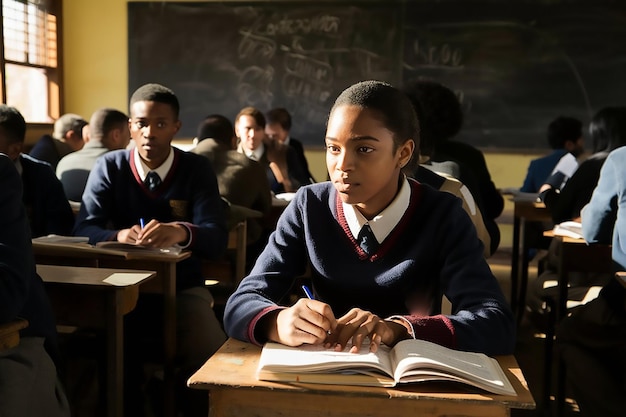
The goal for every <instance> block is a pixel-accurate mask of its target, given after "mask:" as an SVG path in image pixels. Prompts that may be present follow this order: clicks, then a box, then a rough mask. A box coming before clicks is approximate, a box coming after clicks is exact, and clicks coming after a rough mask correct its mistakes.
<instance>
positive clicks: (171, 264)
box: [33, 239, 191, 416]
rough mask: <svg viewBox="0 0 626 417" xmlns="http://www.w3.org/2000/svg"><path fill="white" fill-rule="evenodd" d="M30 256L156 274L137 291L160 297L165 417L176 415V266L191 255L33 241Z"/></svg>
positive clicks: (39, 260) (43, 261)
mask: <svg viewBox="0 0 626 417" xmlns="http://www.w3.org/2000/svg"><path fill="white" fill-rule="evenodd" d="M33 252H34V254H35V261H36V262H37V263H38V264H51V265H70V266H74V265H80V266H90V267H98V268H122V269H139V270H148V271H154V272H155V273H156V278H155V279H152V280H149V281H148V282H146V283H145V284H144V285H142V286H141V288H140V291H141V292H148V293H157V294H161V295H162V296H163V301H164V317H163V320H164V324H163V343H164V346H163V350H164V355H165V358H164V376H165V394H164V396H163V397H164V398H163V400H164V406H165V411H164V413H165V415H168V416H169V415H175V410H176V404H175V397H174V389H175V380H174V369H175V365H174V358H175V354H176V264H177V263H178V262H180V261H182V260H184V259H187V258H189V257H190V256H191V253H190V252H181V253H180V254H177V255H174V254H168V255H165V254H158V253H149V252H122V251H108V250H106V249H100V248H94V247H91V246H88V245H84V244H74V245H73V244H50V243H42V242H39V241H37V240H36V239H33Z"/></svg>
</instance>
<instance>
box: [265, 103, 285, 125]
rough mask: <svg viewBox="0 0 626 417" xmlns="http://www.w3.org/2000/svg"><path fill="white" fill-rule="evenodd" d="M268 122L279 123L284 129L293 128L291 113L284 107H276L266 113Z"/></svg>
mask: <svg viewBox="0 0 626 417" xmlns="http://www.w3.org/2000/svg"><path fill="white" fill-rule="evenodd" d="M265 118H266V119H267V124H272V123H278V124H279V125H280V126H281V127H282V128H283V129H285V130H290V129H291V115H290V114H289V112H288V111H287V109H285V108H284V107H276V108H274V109H272V110H270V111H268V112H267V113H266V114H265Z"/></svg>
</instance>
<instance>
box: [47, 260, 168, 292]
mask: <svg viewBox="0 0 626 417" xmlns="http://www.w3.org/2000/svg"><path fill="white" fill-rule="evenodd" d="M37 273H38V274H39V276H41V279H42V280H43V281H44V282H45V283H55V284H70V285H71V284H73V285H84V286H91V287H102V288H115V287H131V286H137V285H139V284H140V283H142V282H144V281H146V280H148V279H151V278H154V277H155V276H156V272H154V271H143V270H134V269H132V270H131V269H114V268H89V267H79V266H58V265H37ZM108 278H111V280H109V281H105V280H106V279H108ZM113 278H117V279H113Z"/></svg>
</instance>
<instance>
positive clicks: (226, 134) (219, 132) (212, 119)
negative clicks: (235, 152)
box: [196, 114, 235, 148]
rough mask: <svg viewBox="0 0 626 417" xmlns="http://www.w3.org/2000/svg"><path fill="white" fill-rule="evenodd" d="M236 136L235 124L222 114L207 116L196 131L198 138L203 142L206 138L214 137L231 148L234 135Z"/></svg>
mask: <svg viewBox="0 0 626 417" xmlns="http://www.w3.org/2000/svg"><path fill="white" fill-rule="evenodd" d="M234 136H235V129H234V127H233V124H232V123H231V122H230V120H228V118H226V117H225V116H222V115H221V114H212V115H210V116H207V117H206V118H205V119H204V120H203V121H202V122H200V125H199V126H198V131H197V132H196V138H197V139H198V141H200V142H202V140H204V139H208V138H211V139H214V140H215V141H216V142H217V143H219V144H220V145H226V146H228V147H229V148H230V147H231V143H232V140H233V137H234Z"/></svg>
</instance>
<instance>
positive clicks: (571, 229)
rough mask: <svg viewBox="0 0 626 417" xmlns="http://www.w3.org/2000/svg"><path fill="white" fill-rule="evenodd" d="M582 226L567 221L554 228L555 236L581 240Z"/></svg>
mask: <svg viewBox="0 0 626 417" xmlns="http://www.w3.org/2000/svg"><path fill="white" fill-rule="evenodd" d="M582 233H583V226H582V224H580V223H579V222H575V221H568V222H563V223H559V224H557V225H556V226H554V235H555V236H567V237H571V238H573V239H583V235H582Z"/></svg>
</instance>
